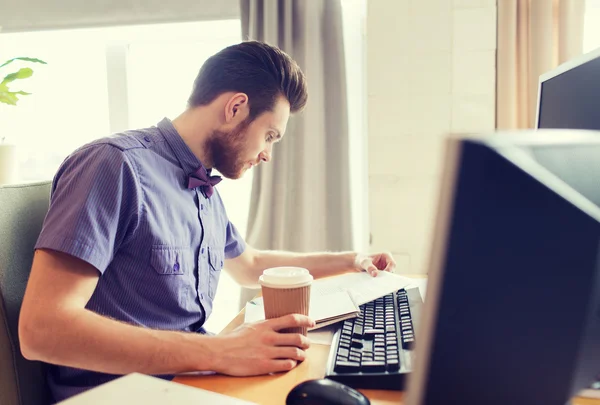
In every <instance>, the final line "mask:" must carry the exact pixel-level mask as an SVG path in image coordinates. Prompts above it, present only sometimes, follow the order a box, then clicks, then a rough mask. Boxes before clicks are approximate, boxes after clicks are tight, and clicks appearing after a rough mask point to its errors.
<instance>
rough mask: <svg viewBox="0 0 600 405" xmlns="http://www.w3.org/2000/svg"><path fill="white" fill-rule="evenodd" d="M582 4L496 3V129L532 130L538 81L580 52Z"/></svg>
mask: <svg viewBox="0 0 600 405" xmlns="http://www.w3.org/2000/svg"><path fill="white" fill-rule="evenodd" d="M584 11H585V0H498V56H497V57H498V60H497V80H496V83H497V91H496V126H497V127H498V128H499V129H521V128H534V127H535V117H536V109H537V97H538V84H539V77H540V75H542V74H543V73H545V72H547V71H549V70H551V69H553V68H555V67H556V66H558V65H560V64H561V63H564V62H566V61H568V60H569V59H571V58H573V57H575V56H578V55H580V54H581V52H582V48H583V16H584Z"/></svg>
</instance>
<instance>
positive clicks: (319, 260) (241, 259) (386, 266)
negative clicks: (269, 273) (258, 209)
mask: <svg viewBox="0 0 600 405" xmlns="http://www.w3.org/2000/svg"><path fill="white" fill-rule="evenodd" d="M278 266H294V267H304V268H306V269H308V271H309V272H310V274H311V275H312V276H313V277H314V278H321V277H326V276H331V275H334V274H340V273H345V272H350V271H363V270H365V271H367V272H369V274H371V275H372V276H377V272H378V271H379V270H384V271H392V270H393V269H394V268H395V267H396V262H395V261H394V259H393V258H392V256H391V255H390V254H389V253H378V254H373V255H364V254H359V253H356V252H336V253H332V252H324V253H293V252H284V251H268V250H257V249H254V248H252V247H251V246H246V249H245V250H244V252H243V253H242V254H241V255H239V256H238V257H236V258H234V259H228V260H226V262H225V269H226V270H227V271H228V272H229V273H230V274H231V276H232V277H233V278H234V280H236V281H237V282H238V283H239V284H241V285H243V286H247V287H256V286H257V283H258V277H260V275H261V274H262V272H263V270H265V269H268V268H271V267H278Z"/></svg>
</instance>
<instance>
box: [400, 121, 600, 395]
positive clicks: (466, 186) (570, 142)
mask: <svg viewBox="0 0 600 405" xmlns="http://www.w3.org/2000/svg"><path fill="white" fill-rule="evenodd" d="M444 175H445V178H444V180H443V182H442V189H441V193H440V203H439V207H438V213H437V222H436V230H435V236H434V242H433V248H432V254H431V262H430V267H429V281H428V287H427V297H426V299H425V303H424V308H423V312H422V319H421V322H420V325H419V327H418V329H417V331H416V332H417V333H416V347H415V350H416V356H415V363H414V370H413V373H412V375H411V376H410V377H409V383H408V392H407V402H406V404H407V405H433V404H435V405H437V404H461V405H465V404H486V405H487V404H503V405H506V404H510V405H519V404H527V405H530V404H544V405H554V404H557V405H558V404H565V403H567V402H568V398H570V397H571V396H573V395H574V394H576V393H577V392H579V390H580V389H583V388H586V387H588V386H589V385H590V384H591V383H592V382H593V381H594V380H595V378H596V377H597V375H598V374H599V373H600V277H599V262H598V260H599V253H600V249H599V243H600V208H599V205H600V136H599V135H598V133H595V132H593V131H581V130H579V131H577V130H570V131H566V130H560V131H559V130H537V131H536V130H531V131H525V132H519V133H516V134H514V133H497V134H490V135H486V136H483V137H472V138H470V137H459V138H453V139H450V140H449V141H448V144H447V154H446V160H445V174H444Z"/></svg>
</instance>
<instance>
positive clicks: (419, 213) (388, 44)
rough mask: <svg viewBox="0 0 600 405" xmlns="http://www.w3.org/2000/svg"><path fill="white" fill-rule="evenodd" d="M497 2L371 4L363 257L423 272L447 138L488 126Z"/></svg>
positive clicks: (383, 0)
mask: <svg viewBox="0 0 600 405" xmlns="http://www.w3.org/2000/svg"><path fill="white" fill-rule="evenodd" d="M495 76H496V1H495V0H369V1H368V10H367V91H368V139H369V145H368V148H369V189H370V191H369V193H370V200H369V211H370V218H369V221H370V228H371V234H372V244H371V250H372V251H377V250H388V251H391V252H392V254H393V255H394V257H395V259H396V261H397V262H398V271H399V272H402V273H425V272H427V264H428V254H429V245H430V238H431V234H432V230H433V220H434V219H435V207H436V204H437V192H438V191H437V187H438V185H439V178H440V174H441V170H442V167H441V158H442V153H443V141H442V139H443V137H444V136H445V134H447V133H448V132H457V131H479V130H493V128H494V127H495V87H496V83H495Z"/></svg>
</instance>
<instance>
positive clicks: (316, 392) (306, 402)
mask: <svg viewBox="0 0 600 405" xmlns="http://www.w3.org/2000/svg"><path fill="white" fill-rule="evenodd" d="M285 403H286V405H370V404H371V401H369V399H368V398H367V397H365V396H364V395H363V394H361V393H360V392H358V391H356V390H355V389H354V388H350V387H348V386H347V385H344V384H342V383H340V382H337V381H333V380H328V379H326V378H323V379H320V380H308V381H304V382H302V383H300V384H298V385H296V386H295V387H294V388H293V389H292V390H291V391H290V393H289V394H288V396H287V398H286V401H285Z"/></svg>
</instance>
